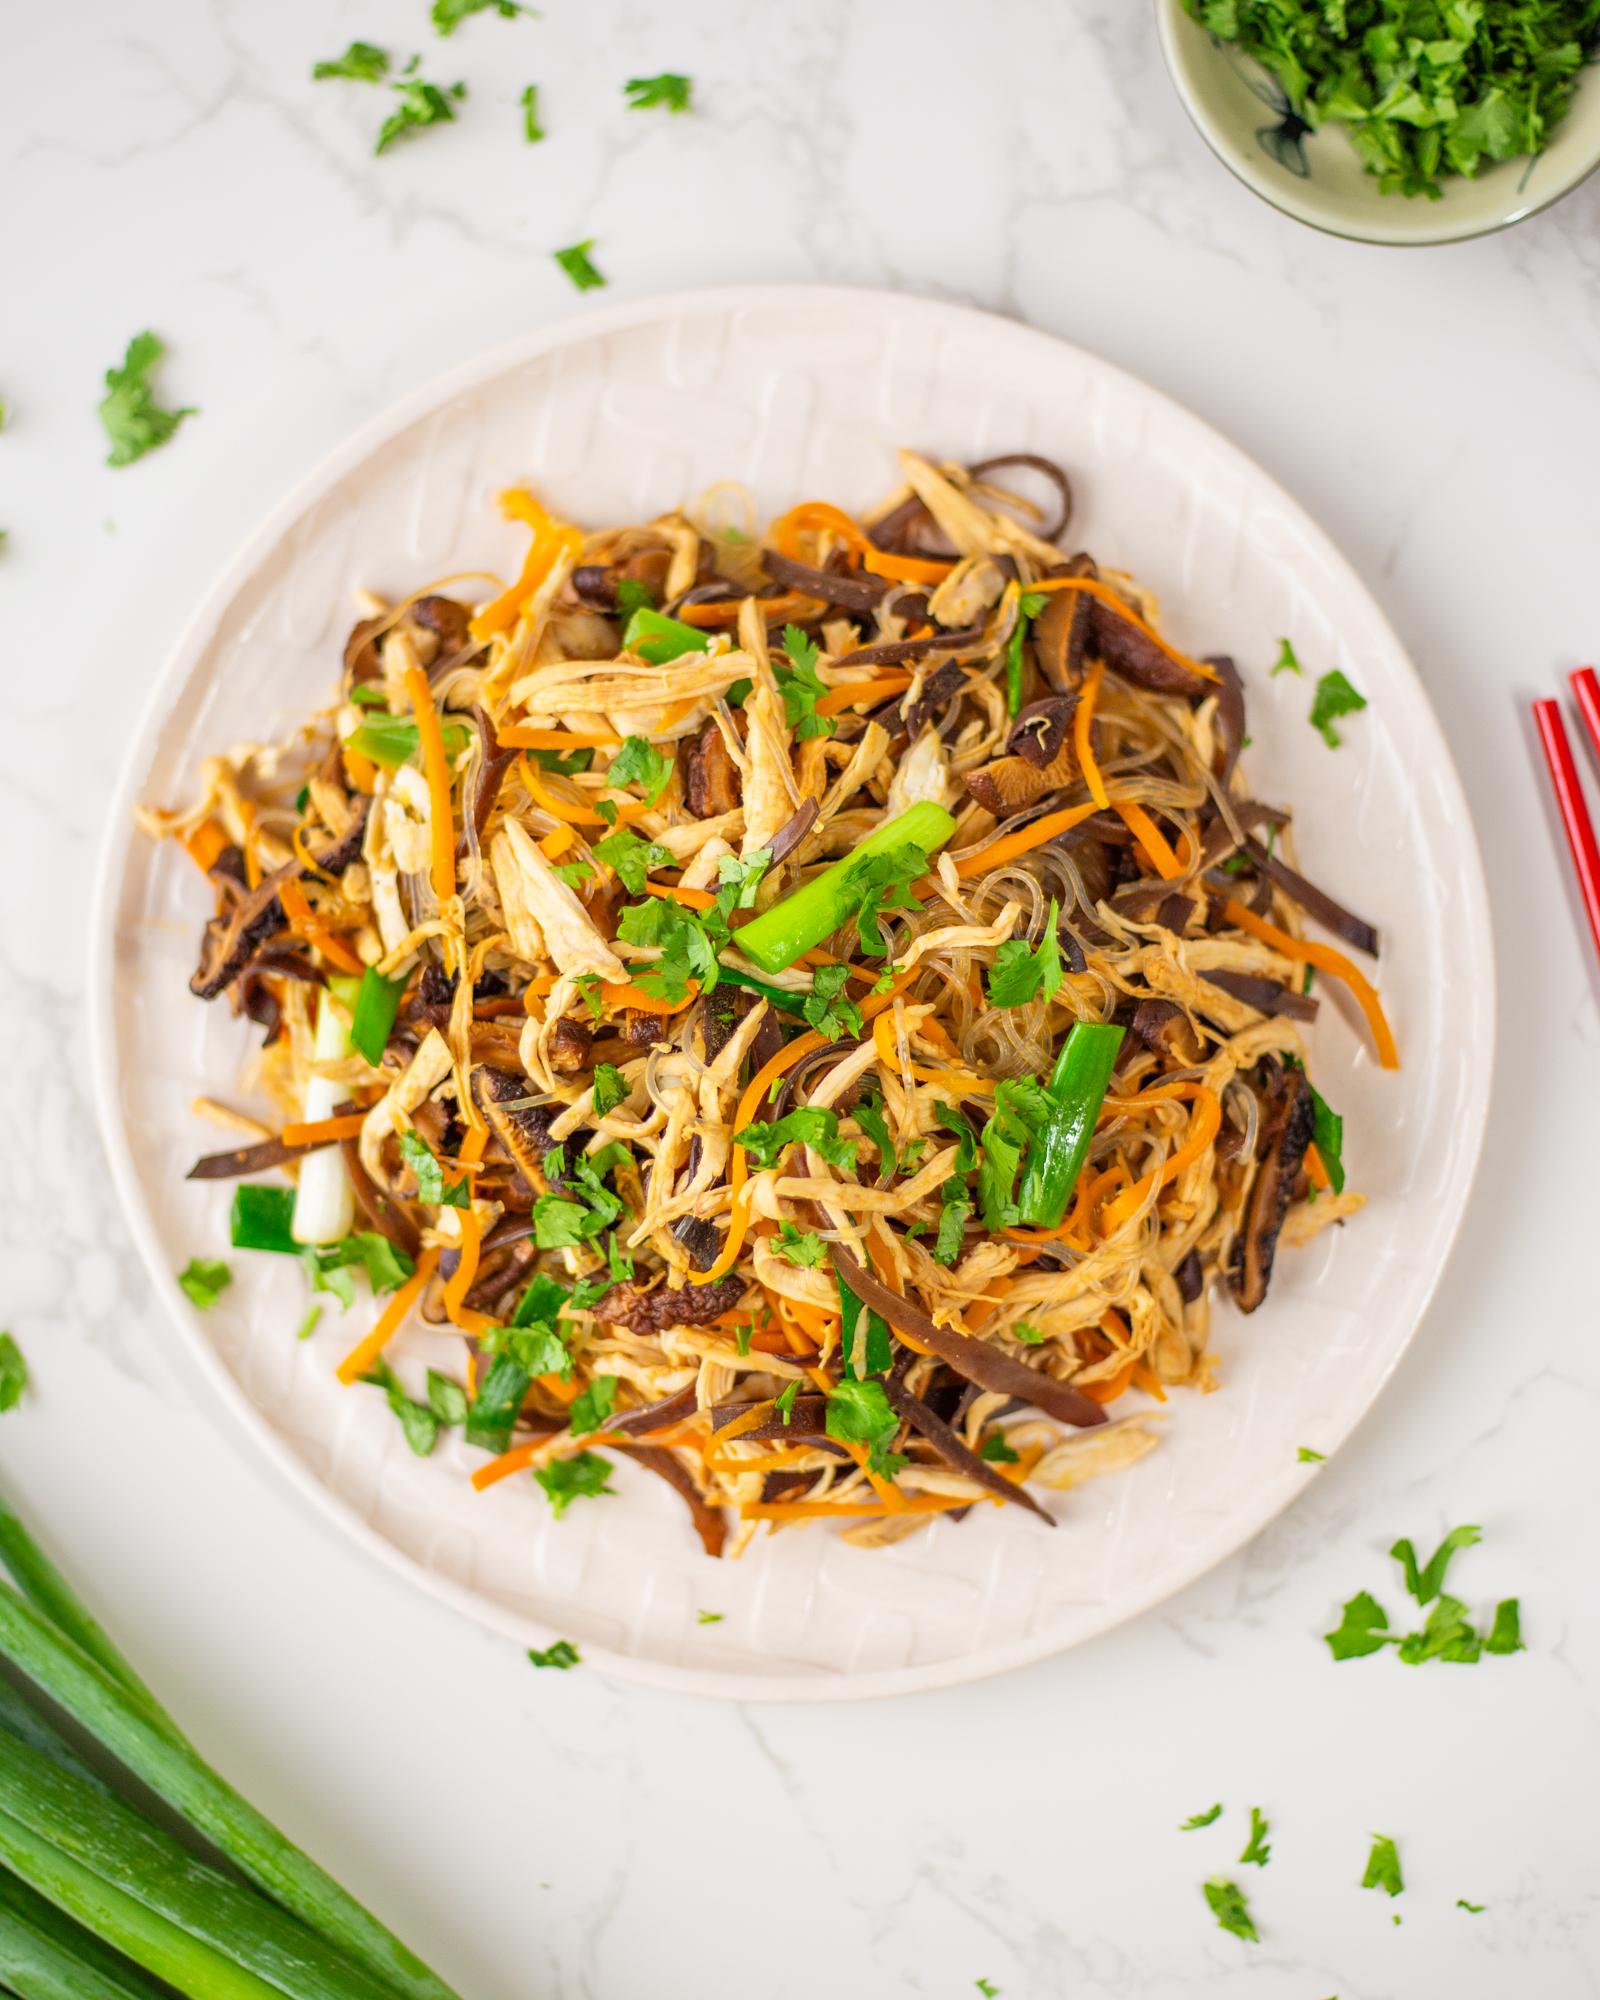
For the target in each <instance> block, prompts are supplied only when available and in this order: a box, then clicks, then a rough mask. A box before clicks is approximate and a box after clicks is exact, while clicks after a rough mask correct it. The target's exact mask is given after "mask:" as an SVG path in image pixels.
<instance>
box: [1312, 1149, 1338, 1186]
mask: <svg viewBox="0 0 1600 2000" xmlns="http://www.w3.org/2000/svg"><path fill="white" fill-rule="evenodd" d="M1306 1173H1307V1175H1308V1176H1309V1177H1310V1180H1311V1185H1312V1186H1313V1187H1314V1188H1315V1189H1316V1190H1317V1192H1318V1193H1319V1194H1326V1193H1327V1192H1328V1190H1329V1189H1330V1188H1331V1187H1332V1186H1333V1182H1332V1181H1331V1180H1330V1179H1329V1178H1328V1169H1327V1168H1326V1167H1325V1166H1324V1165H1323V1164H1322V1155H1321V1154H1320V1153H1319V1152H1318V1151H1317V1149H1316V1147H1315V1146H1314V1145H1312V1146H1307V1148H1306Z"/></svg>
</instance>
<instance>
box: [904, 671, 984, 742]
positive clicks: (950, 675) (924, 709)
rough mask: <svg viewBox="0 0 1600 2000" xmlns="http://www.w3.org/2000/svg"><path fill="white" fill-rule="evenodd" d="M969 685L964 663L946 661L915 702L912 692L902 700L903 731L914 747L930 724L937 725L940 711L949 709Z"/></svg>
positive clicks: (927, 680) (924, 685)
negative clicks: (935, 723)
mask: <svg viewBox="0 0 1600 2000" xmlns="http://www.w3.org/2000/svg"><path fill="white" fill-rule="evenodd" d="M966 685H967V673H966V669H965V668H964V667H963V666H962V665H961V662H960V661H959V660H946V661H945V662H944V664H943V665H942V666H938V667H935V668H934V670H933V672H932V673H931V674H929V675H928V677H927V679H926V680H924V682H923V683H922V689H921V692H920V693H919V694H918V695H917V696H916V697H915V699H913V697H912V696H911V694H910V693H909V691H908V692H907V693H906V694H905V695H903V696H902V697H901V700H900V704H899V722H900V727H901V728H902V729H903V730H904V731H905V733H906V735H907V736H908V737H909V738H910V740H911V741H912V742H913V743H915V742H916V740H917V738H918V737H919V736H920V735H921V734H922V732H923V730H924V729H926V728H927V726H928V724H929V723H930V722H934V721H937V719H938V717H939V715H940V713H941V711H942V710H944V709H946V708H948V707H949V705H950V703H951V702H953V701H954V700H955V699H956V697H957V695H959V694H960V693H961V692H962V690H963V689H964V688H965V687H966Z"/></svg>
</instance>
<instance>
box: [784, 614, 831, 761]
mask: <svg viewBox="0 0 1600 2000" xmlns="http://www.w3.org/2000/svg"><path fill="white" fill-rule="evenodd" d="M783 649H784V651H785V652H786V653H787V654H788V655H789V664H788V666H785V665H784V664H783V662H782V661H781V660H774V661H773V663H772V677H773V679H774V680H775V681H776V682H777V684H778V692H779V694H780V695H782V697H783V714H784V720H785V721H786V722H787V723H788V725H789V727H790V728H791V729H792V730H793V731H794V735H795V741H796V742H797V743H805V742H807V741H808V740H809V739H810V738H812V737H814V736H832V735H833V733H834V732H835V730H836V729H837V728H838V727H839V725H838V723H837V722H835V721H834V719H833V717H832V716H831V715H818V713H817V703H818V702H819V701H820V700H821V699H822V697H823V696H824V695H825V694H826V693H827V692H828V690H827V687H826V685H825V684H824V682H823V681H822V679H821V677H820V676H819V675H818V673H817V657H818V654H819V652H820V650H821V649H820V647H818V646H817V644H816V643H815V641H814V640H811V639H808V638H807V637H806V635H805V634H804V632H802V631H801V630H800V627H799V626H798V625H785V626H784V628H783Z"/></svg>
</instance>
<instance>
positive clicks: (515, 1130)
mask: <svg viewBox="0 0 1600 2000" xmlns="http://www.w3.org/2000/svg"><path fill="white" fill-rule="evenodd" d="M531 1090H532V1085H531V1083H530V1081H529V1079H528V1077H527V1076H526V1075H524V1074H523V1073H521V1072H520V1071H512V1070H508V1069H492V1068H490V1066H489V1065H488V1064H487V1063H482V1064H479V1065H478V1066H477V1067H476V1068H474V1070H473V1072H472V1094H473V1096H474V1097H475V1098H476V1099H477V1102H478V1109H479V1110H480V1111H481V1112H482V1113H483V1115H484V1117H485V1118H486V1119H487V1120H488V1122H489V1130H490V1131H491V1132H492V1133H493V1134H494V1136H495V1137H496V1138H497V1139H498V1140H499V1141H500V1144H501V1145H502V1146H503V1147H504V1148H505V1149H506V1151H507V1153H509V1154H510V1156H511V1160H512V1163H513V1164H514V1165H515V1167H516V1169H517V1172H518V1173H519V1174H521V1176H522V1178H523V1179H524V1180H525V1181H526V1182H527V1183H528V1185H529V1187H537V1186H538V1185H539V1182H540V1180H541V1178H542V1177H543V1173H544V1155H545V1153H546V1151H547V1150H548V1148H549V1145H550V1127H551V1126H552V1125H553V1124H554V1123H555V1121H556V1119H557V1118H559V1117H560V1115H561V1110H562V1107H561V1106H560V1105H559V1104H555V1105H548V1104H520V1103H517V1102H516V1100H517V1099H519V1098H523V1097H527V1096H529V1095H530V1093H531Z"/></svg>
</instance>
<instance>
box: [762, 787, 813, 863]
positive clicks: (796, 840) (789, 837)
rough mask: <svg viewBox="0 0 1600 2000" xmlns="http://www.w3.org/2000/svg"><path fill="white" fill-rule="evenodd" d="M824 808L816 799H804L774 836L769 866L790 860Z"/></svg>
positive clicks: (770, 848)
mask: <svg viewBox="0 0 1600 2000" xmlns="http://www.w3.org/2000/svg"><path fill="white" fill-rule="evenodd" d="M821 810H822V808H821V806H820V805H819V804H818V803H817V801H816V800H815V799H802V800H801V801H800V803H799V805H797V806H796V807H795V809H794V811H793V812H792V813H790V815H789V817H788V818H787V819H786V820H785V821H784V823H783V825H782V826H780V827H779V828H778V830H777V832H776V833H775V834H774V835H773V836H772V840H771V843H770V845H769V848H768V852H769V853H770V854H771V856H772V859H771V861H770V862H769V863H768V866H769V867H772V868H776V867H778V866H779V865H780V864H781V863H782V862H785V861H787V860H788V858H789V856H790V855H791V854H793V852H794V851H795V849H796V848H797V847H798V846H799V845H800V843H801V841H802V840H804V839H805V837H806V835H807V834H808V833H809V832H810V831H811V829H812V827H814V826H815V825H816V823H817V814H818V813H819V812H821Z"/></svg>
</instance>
